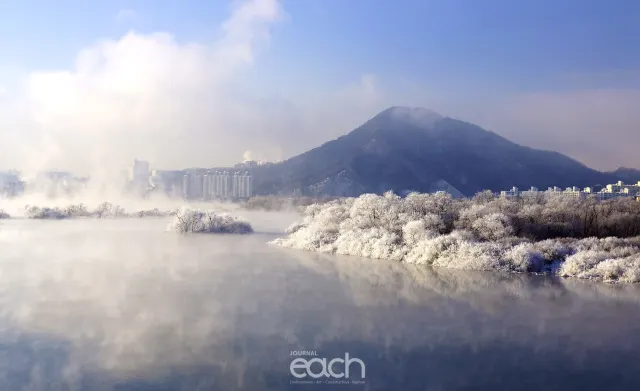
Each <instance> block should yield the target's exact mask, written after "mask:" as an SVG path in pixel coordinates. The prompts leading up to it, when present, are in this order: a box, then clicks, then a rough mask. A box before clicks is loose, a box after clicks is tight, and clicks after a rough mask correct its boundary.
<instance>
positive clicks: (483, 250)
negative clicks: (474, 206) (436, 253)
mask: <svg viewBox="0 0 640 391" xmlns="http://www.w3.org/2000/svg"><path fill="white" fill-rule="evenodd" d="M501 255H502V248H501V246H500V245H498V244H496V243H487V242H485V243H478V242H469V241H460V242H458V243H457V244H456V246H452V247H449V248H448V249H446V250H445V251H444V252H443V254H442V256H440V257H439V258H437V259H436V260H435V261H434V262H433V266H441V267H447V268H451V269H466V270H508V269H506V268H504V267H503V266H502V265H501V263H500V259H501Z"/></svg>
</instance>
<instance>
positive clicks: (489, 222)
mask: <svg viewBox="0 0 640 391" xmlns="http://www.w3.org/2000/svg"><path fill="white" fill-rule="evenodd" d="M303 215H304V219H303V221H302V222H298V223H295V224H293V225H292V226H291V227H289V228H288V230H287V236H286V237H283V238H279V239H276V240H274V241H272V242H271V243H272V244H276V245H279V246H282V247H287V248H292V249H299V250H307V251H317V252H324V253H333V254H342V255H354V256H359V257H364V258H378V259H389V260H394V261H401V262H407V263H414V264H425V265H432V266H438V267H446V268H453V269H467V270H500V271H509V272H519V273H525V272H529V273H549V274H554V275H558V276H562V277H577V278H583V279H591V280H598V281H606V282H631V283H635V282H640V236H639V235H640V203H638V202H636V201H635V200H631V199H615V200H610V201H603V202H597V201H595V200H593V199H572V198H568V197H566V196H563V195H548V196H542V197H538V198H535V199H520V200H509V199H502V198H496V197H495V196H494V195H493V194H492V193H491V192H481V193H478V194H477V195H476V196H474V197H473V198H472V199H454V198H453V197H451V195H449V194H448V193H444V192H439V193H435V194H420V193H411V194H409V195H408V196H407V197H404V198H401V197H399V196H397V195H394V194H393V193H391V192H388V193H385V194H384V195H382V196H380V195H375V194H364V195H362V196H360V197H357V198H343V199H337V200H333V201H329V202H327V203H324V204H313V205H310V206H307V207H306V208H305V210H304V213H303Z"/></svg>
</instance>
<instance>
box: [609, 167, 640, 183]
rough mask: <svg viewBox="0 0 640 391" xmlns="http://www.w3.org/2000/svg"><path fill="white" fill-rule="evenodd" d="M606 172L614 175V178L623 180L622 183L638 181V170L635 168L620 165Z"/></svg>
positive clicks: (639, 174) (639, 176)
mask: <svg viewBox="0 0 640 391" xmlns="http://www.w3.org/2000/svg"><path fill="white" fill-rule="evenodd" d="M608 174H610V175H612V176H613V177H615V178H616V180H619V181H623V182H624V183H629V184H632V183H637V182H638V181H640V170H637V169H635V168H627V167H620V168H618V169H617V170H615V171H611V172H609V173H608Z"/></svg>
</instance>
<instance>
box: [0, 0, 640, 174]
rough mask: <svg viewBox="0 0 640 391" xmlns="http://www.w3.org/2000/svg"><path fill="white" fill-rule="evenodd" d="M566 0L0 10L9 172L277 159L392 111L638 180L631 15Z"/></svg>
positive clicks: (1, 106)
mask: <svg viewBox="0 0 640 391" xmlns="http://www.w3.org/2000/svg"><path fill="white" fill-rule="evenodd" d="M569 3H571V2H564V3H563V4H555V3H550V2H549V1H542V2H536V3H535V4H526V5H524V4H512V3H510V2H504V1H496V2H492V3H491V4H487V5H486V7H480V6H479V5H476V4H473V3H471V2H456V3H451V4H436V3H424V2H420V1H409V2H407V3H406V4H405V5H404V7H402V9H400V8H398V7H394V6H393V5H392V4H391V3H386V2H374V3H369V2H365V1H353V2H349V3H348V4H345V3H343V2H338V1H334V0H331V1H325V2H313V1H309V2H295V1H287V0H284V1H277V0H246V1H233V2H228V3H227V2H217V3H216V4H213V5H212V4H206V3H204V2H201V1H193V2H190V3H189V4H187V5H186V6H181V7H177V8H176V6H175V4H171V3H170V2H159V3H157V4H156V3H154V5H153V7H151V5H150V4H148V3H145V2H140V3H134V4H127V5H124V4H120V3H101V4H99V5H96V6H95V9H93V8H88V7H87V6H84V5H82V4H80V3H78V2H76V1H71V0H70V1H67V2H65V3H63V4H60V5H56V6H55V7H56V10H54V9H52V8H51V7H54V6H53V5H39V6H37V7H29V6H28V5H25V4H22V3H20V4H18V3H16V4H7V5H3V6H2V7H0V12H2V14H3V15H5V17H6V19H7V22H8V23H5V24H3V26H2V27H0V37H2V38H0V44H1V45H3V47H6V48H7V49H6V52H7V53H8V54H7V57H6V58H5V59H4V61H2V62H0V168H2V169H11V168H17V169H20V170H21V171H23V172H25V173H26V174H30V173H35V172H38V171H43V170H64V171H72V172H74V173H79V174H82V175H84V174H91V175H93V176H98V177H99V176H110V175H111V173H112V172H114V171H116V172H117V171H119V170H121V169H122V168H124V167H128V166H129V165H130V164H131V161H132V160H133V159H134V158H139V159H143V160H147V161H149V162H151V164H152V166H153V167H154V168H161V169H169V168H176V169H180V168H187V167H215V166H225V165H232V164H234V163H238V162H241V161H242V160H246V159H247V158H250V159H256V160H267V161H279V160H284V159H286V158H289V157H291V156H294V155H296V154H298V153H301V152H304V151H306V150H308V149H311V148H313V147H316V146H318V145H320V144H322V143H324V142H326V141H328V140H331V139H334V138H336V137H338V136H340V135H343V134H345V133H347V132H349V131H350V130H352V129H354V128H356V127H357V126H359V125H361V124H362V123H364V122H365V121H366V120H368V119H369V118H371V117H373V116H374V115H376V114H377V113H378V112H380V111H382V110H384V109H385V108H387V107H390V106H399V105H400V106H413V107H424V108H428V109H431V110H434V111H436V112H438V113H440V114H442V115H445V116H450V117H453V118H457V119H460V120H464V121H467V122H472V123H475V124H477V125H480V126H482V127H484V128H486V129H487V130H491V131H494V132H496V133H498V134H500V135H501V136H504V137H506V138H508V139H510V140H511V141H514V142H516V143H519V144H523V145H526V146H530V147H534V148H540V149H546V150H553V151H558V152H561V153H564V154H567V155H569V156H571V157H573V158H575V159H577V160H579V161H580V162H582V163H584V164H586V165H588V166H589V167H592V168H596V169H599V170H613V169H616V168H617V167H620V166H624V167H634V168H640V160H638V158H637V154H636V151H635V148H634V145H636V144H637V143H638V142H640V132H638V131H637V124H638V123H640V110H638V109H639V108H640V72H639V71H638V70H639V69H640V57H639V56H638V55H637V54H636V53H635V51H634V50H632V48H633V47H635V46H637V45H636V44H637V43H640V42H638V38H633V37H640V34H636V33H637V32H639V31H638V29H639V27H638V26H637V25H636V24H635V23H634V21H633V18H632V17H631V15H633V14H634V11H636V10H637V9H636V8H637V6H636V5H633V4H627V3H623V2H620V1H617V2H614V3H612V4H609V5H607V6H606V7H605V6H604V5H602V4H599V3H597V2H595V1H591V0H589V1H587V2H581V3H580V9H581V12H579V13H576V12H575V8H574V7H572V6H570V4H569ZM549 7H551V8H549ZM498 11H499V12H498ZM53 14H56V15H60V18H61V19H58V17H56V18H54V17H52V15H53ZM636 14H637V13H636ZM497 15H503V16H500V17H498V16H497ZM614 21H615V22H614ZM58 23H59V24H60V25H65V29H63V30H59V29H54V28H53V25H54V24H55V25H57V24H58ZM27 25H29V26H35V27H33V28H29V29H25V28H24V26H27ZM489 25H491V27H488V26H489ZM328 26H331V28H328ZM362 31H368V33H367V34H363V33H362ZM452 31H455V33H451V32H452ZM483 34H484V35H483ZM462 38H464V39H462ZM416 48H421V50H416Z"/></svg>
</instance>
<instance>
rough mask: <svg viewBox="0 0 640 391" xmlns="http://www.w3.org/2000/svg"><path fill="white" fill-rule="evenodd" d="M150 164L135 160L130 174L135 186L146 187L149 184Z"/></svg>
mask: <svg viewBox="0 0 640 391" xmlns="http://www.w3.org/2000/svg"><path fill="white" fill-rule="evenodd" d="M150 174H151V171H150V170H149V162H147V161H144V160H138V159H135V160H134V161H133V167H132V168H131V171H130V174H129V180H130V181H131V183H132V184H133V185H135V186H139V187H146V186H147V185H148V184H149V177H150Z"/></svg>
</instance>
